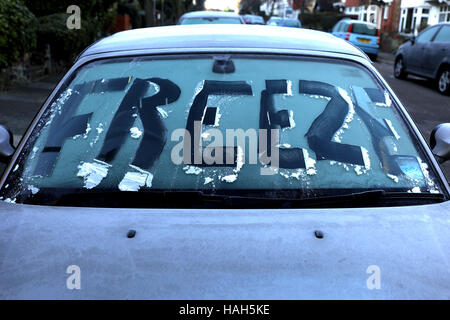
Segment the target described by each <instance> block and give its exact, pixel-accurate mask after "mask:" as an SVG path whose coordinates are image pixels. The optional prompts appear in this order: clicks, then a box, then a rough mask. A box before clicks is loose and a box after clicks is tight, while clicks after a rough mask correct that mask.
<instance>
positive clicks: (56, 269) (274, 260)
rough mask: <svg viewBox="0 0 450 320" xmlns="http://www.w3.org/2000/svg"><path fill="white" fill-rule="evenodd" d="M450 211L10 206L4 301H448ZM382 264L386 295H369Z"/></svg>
mask: <svg viewBox="0 0 450 320" xmlns="http://www.w3.org/2000/svg"><path fill="white" fill-rule="evenodd" d="M449 212H450V202H445V203H441V204H435V205H424V206H415V207H396V208H363V209H332V210H329V209H312V210H304V209H303V210H155V209H153V210H134V209H133V210H131V209H130V210H127V209H94V208H63V207H42V206H27V205H18V204H9V203H3V202H2V203H0V221H1V223H0V263H1V268H0V288H1V290H0V298H2V299H5V298H7V299H17V298H20V299H29V298H31V299H47V298H49V299H78V298H81V299H112V298H114V299H135V298H136V299H137V298H140V299H412V298H414V299H431V298H432V299H437V298H440V299H448V298H450V271H449V270H450V265H449V253H450V232H449V231H450V228H449V227H450V214H449ZM130 229H134V230H136V231H137V233H136V236H135V237H134V238H131V239H130V238H127V236H126V234H127V232H128V230H130ZM315 230H321V231H322V232H323V233H324V238H323V239H318V238H316V237H315V236H314V231H315ZM70 265H77V266H79V267H80V270H81V277H80V283H81V289H80V290H76V289H74V290H69V289H67V287H66V281H67V278H68V277H69V276H70V274H67V273H66V270H67V267H68V266H70ZM371 265H376V266H378V267H379V268H380V272H381V273H380V276H381V277H380V284H381V288H380V289H373V290H370V289H368V288H367V284H366V281H367V279H368V278H369V277H370V276H371V274H368V273H366V270H367V268H368V267H369V266H371Z"/></svg>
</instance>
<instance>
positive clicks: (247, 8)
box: [239, 0, 262, 14]
mask: <svg viewBox="0 0 450 320" xmlns="http://www.w3.org/2000/svg"><path fill="white" fill-rule="evenodd" d="M261 4H262V1H261V0H241V2H240V3H239V13H240V14H258V13H259V12H260V9H259V8H260V7H261Z"/></svg>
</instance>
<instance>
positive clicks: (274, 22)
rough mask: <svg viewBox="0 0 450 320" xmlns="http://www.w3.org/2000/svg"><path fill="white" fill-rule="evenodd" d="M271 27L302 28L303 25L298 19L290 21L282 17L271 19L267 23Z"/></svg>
mask: <svg viewBox="0 0 450 320" xmlns="http://www.w3.org/2000/svg"><path fill="white" fill-rule="evenodd" d="M267 25H269V26H279V27H289V28H301V27H302V24H301V22H300V20H298V19H288V18H281V17H270V19H269V20H268V21H267Z"/></svg>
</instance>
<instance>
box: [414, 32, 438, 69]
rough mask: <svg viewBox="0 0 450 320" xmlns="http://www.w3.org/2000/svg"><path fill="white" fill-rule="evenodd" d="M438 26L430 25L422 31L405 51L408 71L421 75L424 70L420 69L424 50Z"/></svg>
mask: <svg viewBox="0 0 450 320" xmlns="http://www.w3.org/2000/svg"><path fill="white" fill-rule="evenodd" d="M438 29H439V26H435V27H431V28H428V29H426V30H425V31H423V32H422V33H421V34H419V35H418V36H417V38H416V39H415V41H414V43H412V44H411V47H410V48H409V50H408V51H407V53H406V61H407V62H406V63H407V70H408V72H412V73H416V74H420V75H422V74H423V73H424V72H423V70H422V63H423V59H424V58H425V52H426V51H427V49H428V48H429V47H430V45H431V40H432V39H433V37H434V35H435V34H436V31H437V30H438Z"/></svg>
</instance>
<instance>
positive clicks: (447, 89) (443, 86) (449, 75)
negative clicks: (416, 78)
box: [436, 67, 450, 95]
mask: <svg viewBox="0 0 450 320" xmlns="http://www.w3.org/2000/svg"><path fill="white" fill-rule="evenodd" d="M436 84H437V89H438V91H439V92H440V93H442V94H445V95H449V94H450V68H449V67H445V68H442V69H441V70H440V71H439V73H438V76H437V79H436Z"/></svg>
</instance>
